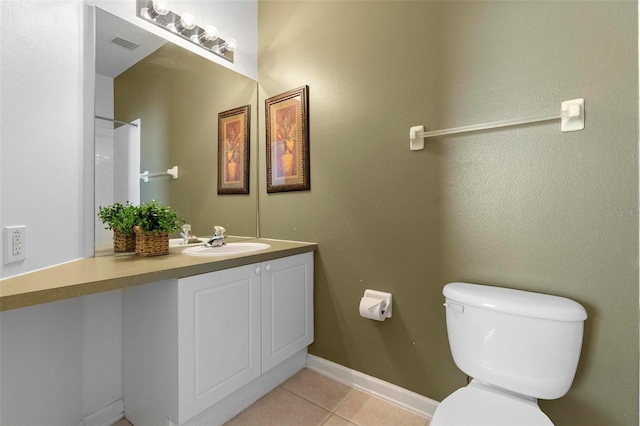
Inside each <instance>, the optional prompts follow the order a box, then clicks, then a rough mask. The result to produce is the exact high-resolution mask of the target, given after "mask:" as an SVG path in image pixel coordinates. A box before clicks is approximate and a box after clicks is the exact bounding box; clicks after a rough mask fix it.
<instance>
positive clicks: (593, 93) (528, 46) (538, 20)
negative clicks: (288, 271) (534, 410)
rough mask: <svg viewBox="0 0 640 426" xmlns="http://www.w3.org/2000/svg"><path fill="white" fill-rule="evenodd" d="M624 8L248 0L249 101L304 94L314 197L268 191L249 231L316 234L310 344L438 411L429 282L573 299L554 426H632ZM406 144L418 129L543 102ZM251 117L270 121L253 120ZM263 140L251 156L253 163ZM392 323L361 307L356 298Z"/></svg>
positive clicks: (632, 80) (446, 385)
mask: <svg viewBox="0 0 640 426" xmlns="http://www.w3.org/2000/svg"><path fill="white" fill-rule="evenodd" d="M637 21H638V12H637V3H636V2H623V1H618V2H502V1H496V2H426V1H425V2H421V1H411V2H401V1H371V2H369V1H357V2H354V1H340V2H332V1H320V2H315V1H305V2H290V1H261V2H260V3H259V82H260V89H259V96H260V106H261V109H262V105H264V103H263V102H264V100H265V99H266V98H268V97H271V96H274V95H276V94H279V93H282V92H284V91H287V90H289V89H292V88H296V87H299V86H302V85H305V84H307V85H309V87H310V90H309V93H310V95H309V98H310V141H311V148H310V153H311V191H307V192H290V193H276V194H266V188H265V184H264V182H265V173H266V171H265V166H264V164H262V163H263V162H264V161H261V163H260V164H259V167H260V170H259V176H260V230H261V236H263V237H272V238H283V239H295V240H304V241H316V242H318V244H319V251H318V253H317V255H316V272H315V286H316V290H315V315H316V317H315V318H316V330H315V331H316V340H315V342H314V344H313V345H312V346H311V348H310V352H311V353H313V354H315V355H318V356H320V357H323V358H326V359H328V360H331V361H334V362H337V363H339V364H342V365H345V366H347V367H350V368H353V369H355V370H358V371H362V372H364V373H366V374H369V375H372V376H375V377H378V378H380V379H382V380H386V381H389V382H391V383H395V384H397V385H400V386H402V387H405V388H407V389H410V390H412V391H415V392H418V393H420V394H422V395H425V396H427V397H430V398H433V399H436V400H441V399H443V398H444V397H446V396H447V395H448V394H450V393H451V392H453V391H454V390H455V389H457V388H458V387H461V386H464V385H465V384H466V377H465V375H464V374H463V373H461V372H460V371H459V370H458V369H457V368H456V367H455V365H454V363H453V361H452V359H451V356H450V352H449V348H448V342H447V337H446V328H445V318H444V308H443V307H442V302H443V297H442V293H441V291H442V287H443V285H444V284H446V283H447V282H451V281H467V282H475V283H482V284H490V285H497V286H504V287H512V288H519V289H526V290H532V291H539V292H544V293H551V294H557V295H561V296H566V297H569V298H572V299H574V300H577V301H578V302H580V303H582V304H583V305H584V306H585V308H586V309H587V311H588V313H589V319H588V320H587V322H586V324H585V341H584V344H583V353H582V356H581V360H580V365H579V368H578V372H577V375H576V379H575V381H574V384H573V387H572V389H571V390H570V391H569V393H568V394H567V395H566V396H565V397H563V398H561V399H559V400H556V401H541V403H540V405H541V407H542V409H543V410H544V411H545V412H546V413H547V414H548V415H549V416H550V418H551V419H552V420H553V421H554V422H555V423H556V424H558V425H604V424H606V425H618V424H620V425H622V424H629V425H630V424H637V423H638V362H639V360H638V268H637V256H638V215H637V211H638V210H637V209H638V196H637V195H638V158H637V140H638V85H637V82H638V46H637V40H638V31H637ZM579 97H583V98H584V99H585V101H586V128H585V130H583V131H580V132H574V133H562V132H560V130H559V124H558V123H557V122H552V123H543V124H534V125H524V126H519V127H516V128H510V129H502V130H491V131H483V132H477V133H473V134H466V135H458V136H449V137H441V138H437V139H430V140H427V142H426V147H425V149H424V150H423V151H418V152H411V151H409V147H408V130H409V127H410V126H413V125H418V124H424V125H425V126H426V127H427V128H428V129H432V130H435V129H439V128H443V127H451V126H460V125H466V124H476V123H484V122H489V121H494V120H500V119H506V118H514V117H521V116H527V115H536V114H540V113H544V112H551V111H556V110H558V109H559V107H560V103H561V102H562V101H563V100H568V99H574V98H579ZM260 123H264V112H263V111H262V110H261V111H260ZM263 130H264V129H262V128H261V129H260V144H259V146H260V150H261V151H260V154H259V158H260V159H263V158H265V147H264V145H265V135H264V131H263ZM366 288H371V289H376V290H381V291H390V292H392V293H393V295H394V306H393V318H391V319H389V320H387V321H384V322H375V321H371V320H365V319H362V318H361V317H359V315H358V302H359V299H360V297H361V296H362V294H363V291H364V289H366Z"/></svg>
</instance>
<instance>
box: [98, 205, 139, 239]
mask: <svg viewBox="0 0 640 426" xmlns="http://www.w3.org/2000/svg"><path fill="white" fill-rule="evenodd" d="M98 217H99V218H100V220H101V221H102V223H104V224H105V225H107V226H105V229H116V230H118V231H120V232H122V233H123V234H133V227H134V226H135V225H136V224H137V221H138V207H136V206H134V205H131V204H129V202H128V201H127V203H126V205H123V204H122V203H115V204H112V205H110V206H107V207H100V208H99V210H98Z"/></svg>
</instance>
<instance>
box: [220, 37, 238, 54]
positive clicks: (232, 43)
mask: <svg viewBox="0 0 640 426" xmlns="http://www.w3.org/2000/svg"><path fill="white" fill-rule="evenodd" d="M237 47H238V42H237V41H236V39H235V38H232V37H229V38H228V39H227V41H225V43H224V44H223V45H222V51H223V52H224V51H226V50H228V51H229V52H233V51H235V50H236V48H237Z"/></svg>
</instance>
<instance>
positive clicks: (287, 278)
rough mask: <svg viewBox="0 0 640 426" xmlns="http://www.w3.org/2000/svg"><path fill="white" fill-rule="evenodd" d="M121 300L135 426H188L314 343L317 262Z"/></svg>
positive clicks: (220, 274)
mask: <svg viewBox="0 0 640 426" xmlns="http://www.w3.org/2000/svg"><path fill="white" fill-rule="evenodd" d="M123 297H124V301H123V315H124V324H123V326H124V330H123V336H124V342H123V347H124V380H123V396H124V405H125V415H126V417H127V418H129V420H130V421H131V422H132V423H133V424H134V425H136V426H145V425H153V426H156V425H168V424H179V425H182V424H189V420H190V419H192V418H194V417H195V416H197V415H198V414H200V413H203V412H205V411H206V410H208V409H212V410H215V409H216V407H215V406H216V404H217V403H218V402H220V401H221V400H223V399H225V398H226V400H225V401H228V399H229V398H233V396H230V395H232V394H233V393H234V392H236V391H238V390H239V389H241V388H243V387H245V388H246V387H249V386H251V384H252V383H253V382H258V381H259V380H260V378H261V377H264V376H263V374H264V373H267V372H268V371H269V370H270V369H272V368H274V367H276V366H277V365H278V364H280V363H282V362H284V361H285V360H287V359H288V358H289V357H291V356H292V355H294V354H296V353H298V352H299V351H301V350H303V349H305V348H306V347H307V346H308V345H309V344H311V342H313V253H312V252H310V253H304V254H299V255H295V256H290V257H285V258H281V259H275V260H270V261H267V262H262V263H254V264H250V265H246V266H240V267H236V268H231V269H225V270H222V271H217V272H211V273H207V274H202V275H195V276H191V277H187V278H181V279H177V280H170V281H164V282H159V283H153V284H147V285H142V286H137V287H131V288H128V289H126V290H125V292H124V296H123ZM267 390H268V389H267ZM227 397H229V398H227ZM250 402H251V401H249V402H248V403H250ZM242 403H243V402H242V401H239V402H238V403H237V404H242ZM234 404H235V403H234ZM237 404H236V405H237ZM227 405H228V404H227ZM247 405H248V404H247ZM212 407H213V408H212ZM214 417H215V416H214ZM218 417H219V416H218ZM216 418H217V417H216ZM168 421H170V422H171V423H168ZM214 423H215V422H214Z"/></svg>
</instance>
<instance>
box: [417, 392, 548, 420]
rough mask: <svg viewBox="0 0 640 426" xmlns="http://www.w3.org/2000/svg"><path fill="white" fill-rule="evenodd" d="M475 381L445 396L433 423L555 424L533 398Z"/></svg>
mask: <svg viewBox="0 0 640 426" xmlns="http://www.w3.org/2000/svg"><path fill="white" fill-rule="evenodd" d="M474 382H475V381H474ZM474 382H472V383H471V384H470V385H469V386H467V387H464V388H462V389H458V390H457V391H455V392H454V393H452V394H451V395H449V396H448V397H447V398H445V399H444V401H442V402H441V403H440V405H438V408H437V409H436V411H435V414H434V415H433V419H431V423H430V426H445V425H446V426H454V425H460V426H470V425H486V426H553V423H552V422H551V420H550V419H549V417H547V415H546V414H544V413H543V412H542V410H540V407H538V404H536V403H535V402H534V401H533V400H526V399H524V398H519V397H516V396H513V395H511V394H509V393H506V392H505V393H501V392H498V391H496V390H495V388H494V389H490V388H488V387H485V386H483V385H479V384H478V383H474Z"/></svg>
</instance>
